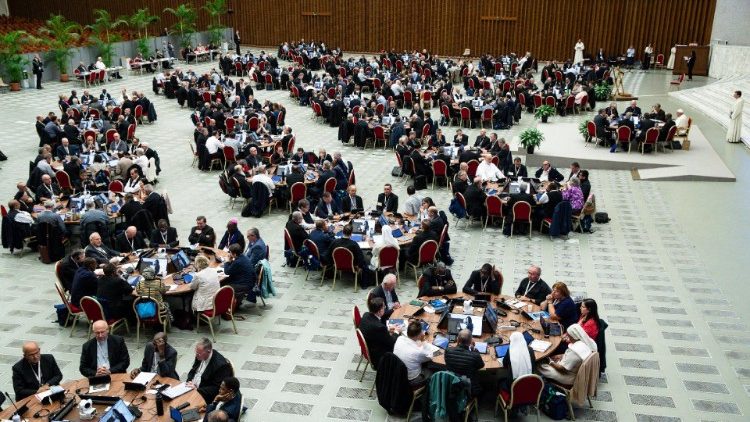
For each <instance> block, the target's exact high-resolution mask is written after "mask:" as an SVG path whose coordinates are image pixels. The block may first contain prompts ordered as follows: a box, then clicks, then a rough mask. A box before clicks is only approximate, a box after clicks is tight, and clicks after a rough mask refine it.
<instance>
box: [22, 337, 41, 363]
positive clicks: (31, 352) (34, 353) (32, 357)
mask: <svg viewBox="0 0 750 422" xmlns="http://www.w3.org/2000/svg"><path fill="white" fill-rule="evenodd" d="M21 350H23V358H24V359H26V361H28V362H29V363H33V364H35V365H36V364H37V363H39V359H40V358H41V349H39V345H38V344H37V343H36V342H35V341H26V342H24V343H23V347H22V348H21Z"/></svg>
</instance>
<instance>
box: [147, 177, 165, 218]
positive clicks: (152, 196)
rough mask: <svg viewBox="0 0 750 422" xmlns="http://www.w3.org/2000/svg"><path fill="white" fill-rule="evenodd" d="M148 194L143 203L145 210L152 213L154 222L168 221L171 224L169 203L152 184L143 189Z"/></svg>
mask: <svg viewBox="0 0 750 422" xmlns="http://www.w3.org/2000/svg"><path fill="white" fill-rule="evenodd" d="M143 190H144V191H145V192H146V194H147V196H146V200H145V201H143V208H145V209H147V210H148V211H149V212H150V213H151V217H153V219H154V221H159V220H162V219H164V220H166V221H167V224H169V214H168V212H167V202H166V201H165V200H164V197H163V196H161V195H160V194H159V193H158V192H155V191H154V187H153V185H151V184H146V185H145V186H144V187H143Z"/></svg>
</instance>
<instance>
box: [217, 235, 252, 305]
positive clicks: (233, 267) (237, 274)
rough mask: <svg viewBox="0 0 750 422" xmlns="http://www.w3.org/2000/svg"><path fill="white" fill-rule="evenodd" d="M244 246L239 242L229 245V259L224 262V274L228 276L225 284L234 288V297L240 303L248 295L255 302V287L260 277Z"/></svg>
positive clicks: (249, 299) (250, 300) (248, 298)
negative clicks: (251, 263)
mask: <svg viewBox="0 0 750 422" xmlns="http://www.w3.org/2000/svg"><path fill="white" fill-rule="evenodd" d="M243 252H244V250H243V248H242V247H241V246H240V245H238V244H237V243H234V244H231V245H229V260H228V261H227V262H225V263H224V274H226V275H227V278H226V279H225V280H223V284H226V285H230V286H232V288H233V289H234V297H235V299H236V300H237V303H238V304H241V303H242V300H243V299H245V296H247V300H248V301H249V302H252V303H255V301H256V298H255V292H254V291H253V287H255V283H256V280H257V278H258V276H257V274H256V271H255V268H254V267H252V266H251V265H250V258H248V257H247V255H245V254H244V253H243Z"/></svg>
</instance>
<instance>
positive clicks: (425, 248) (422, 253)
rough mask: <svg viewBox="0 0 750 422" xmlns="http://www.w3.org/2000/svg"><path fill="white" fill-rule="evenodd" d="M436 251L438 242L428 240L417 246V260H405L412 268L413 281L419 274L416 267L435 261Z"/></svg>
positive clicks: (415, 280)
mask: <svg viewBox="0 0 750 422" xmlns="http://www.w3.org/2000/svg"><path fill="white" fill-rule="evenodd" d="M437 253H438V243H437V242H436V241H434V240H428V241H426V242H424V243H423V244H422V246H420V247H419V261H418V262H417V263H416V264H412V263H411V262H407V263H406V265H407V266H409V267H411V268H413V269H414V282H415V283H416V282H417V279H419V275H418V274H417V268H420V267H423V266H425V265H428V264H432V263H434V262H435V259H436V258H437Z"/></svg>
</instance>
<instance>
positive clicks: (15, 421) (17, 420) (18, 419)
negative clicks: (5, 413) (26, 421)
mask: <svg viewBox="0 0 750 422" xmlns="http://www.w3.org/2000/svg"><path fill="white" fill-rule="evenodd" d="M11 420H12V421H13V422H21V417H20V416H19V415H18V413H14V414H13V417H12V418H11Z"/></svg>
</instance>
